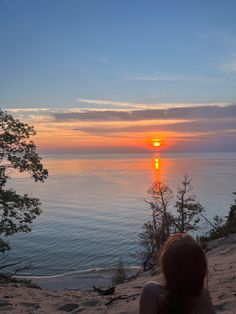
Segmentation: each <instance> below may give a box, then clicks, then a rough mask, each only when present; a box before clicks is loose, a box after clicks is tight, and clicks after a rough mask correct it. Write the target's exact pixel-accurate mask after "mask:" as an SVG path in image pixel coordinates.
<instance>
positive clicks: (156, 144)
mask: <svg viewBox="0 0 236 314" xmlns="http://www.w3.org/2000/svg"><path fill="white" fill-rule="evenodd" d="M152 145H153V146H154V147H159V146H160V145H161V142H160V140H153V141H152Z"/></svg>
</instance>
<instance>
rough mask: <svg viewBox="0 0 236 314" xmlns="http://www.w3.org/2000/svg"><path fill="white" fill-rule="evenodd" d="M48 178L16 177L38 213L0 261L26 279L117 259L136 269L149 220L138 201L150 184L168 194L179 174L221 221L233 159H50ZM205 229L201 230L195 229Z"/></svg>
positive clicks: (234, 175) (235, 168) (235, 176)
mask: <svg viewBox="0 0 236 314" xmlns="http://www.w3.org/2000/svg"><path fill="white" fill-rule="evenodd" d="M44 164H45V166H46V167H47V168H48V170H49V173H50V177H49V178H48V180H47V181H46V182H45V183H44V184H41V183H33V182H32V181H30V180H29V178H27V177H26V176H24V177H22V176H21V177H19V176H15V177H14V178H13V179H12V181H11V185H12V186H13V187H14V188H16V190H17V191H18V192H21V193H23V192H27V193H32V195H34V196H37V197H39V198H40V200H41V202H42V207H43V213H42V215H41V216H40V217H38V218H37V219H36V221H35V222H34V224H33V230H32V232H31V233H28V234H18V235H16V236H14V237H11V238H9V240H10V242H11V246H12V251H11V252H10V253H8V254H7V256H6V261H7V262H15V261H21V262H24V263H27V262H30V263H31V265H32V267H31V268H30V270H28V271H26V273H30V274H34V275H46V274H61V273H66V272H73V271H80V270H85V269H90V268H94V267H111V266H115V265H117V261H118V260H119V258H120V257H122V258H123V260H124V262H125V263H126V264H128V265H137V261H136V260H135V259H133V258H132V257H131V255H130V253H134V252H135V251H136V250H137V248H138V241H137V236H138V234H139V233H140V231H141V226H142V225H143V223H144V222H145V221H147V220H148V219H149V216H150V211H149V209H148V208H147V206H146V205H145V203H144V201H143V199H144V198H147V197H148V196H147V192H146V191H147V188H148V186H150V184H151V183H152V182H153V180H154V179H155V178H159V179H161V180H162V181H163V182H165V183H167V184H170V185H171V187H173V189H174V190H175V189H176V185H177V184H178V183H179V182H180V180H181V178H182V175H183V174H185V173H188V174H191V175H193V176H194V180H193V185H194V193H195V194H196V195H198V199H199V200H200V201H201V202H202V204H203V205H204V206H205V207H206V209H207V213H206V215H207V216H208V217H212V216H213V215H215V214H220V215H226V214H227V212H228V209H229V206H230V204H231V203H232V202H233V196H232V192H234V191H236V184H235V183H236V154H235V153H229V154H215V153H214V154H194V155H193V154H183V155H180V154H178V155H171V154H170V155H167V154H166V155H159V156H158V157H157V156H154V155H150V154H149V155H132V154H131V155H103V156H102V155H100V156H97V155H96V156H95V155H93V156H92V155H89V156H87V155H50V156H44ZM204 228H207V227H206V226H205V225H204V224H203V225H202V231H203V229H204Z"/></svg>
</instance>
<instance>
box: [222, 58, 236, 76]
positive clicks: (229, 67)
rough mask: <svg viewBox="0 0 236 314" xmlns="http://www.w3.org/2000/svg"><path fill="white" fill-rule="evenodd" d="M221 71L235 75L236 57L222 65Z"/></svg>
mask: <svg viewBox="0 0 236 314" xmlns="http://www.w3.org/2000/svg"><path fill="white" fill-rule="evenodd" d="M220 69H221V70H223V71H225V72H228V73H235V72H236V57H235V58H233V59H231V60H229V61H228V62H225V63H222V64H221V65H220Z"/></svg>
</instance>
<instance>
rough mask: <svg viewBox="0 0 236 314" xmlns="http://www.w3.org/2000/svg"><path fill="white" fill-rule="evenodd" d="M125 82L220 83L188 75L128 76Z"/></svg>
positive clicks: (209, 78)
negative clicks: (191, 81)
mask: <svg viewBox="0 0 236 314" xmlns="http://www.w3.org/2000/svg"><path fill="white" fill-rule="evenodd" d="M124 79H125V80H127V81H189V80H193V81H198V82H203V83H211V82H222V79H219V78H213V77H199V76H188V75H155V76H130V77H125V78H124Z"/></svg>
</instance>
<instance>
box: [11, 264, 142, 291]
mask: <svg viewBox="0 0 236 314" xmlns="http://www.w3.org/2000/svg"><path fill="white" fill-rule="evenodd" d="M139 270H140V267H139V266H130V267H125V271H126V273H127V280H129V278H130V277H132V276H134V275H136V274H137V273H138V272H139ZM116 272H117V268H116V267H111V268H93V269H88V270H83V271H76V272H69V273H64V274H58V275H45V276H30V275H29V276H28V275H27V276H25V275H17V276H14V278H16V279H26V280H30V281H31V283H32V284H33V285H35V286H37V287H39V288H42V289H47V290H51V291H60V290H91V289H93V286H96V287H99V288H101V287H109V286H112V285H113V281H112V279H113V278H114V276H115V274H116Z"/></svg>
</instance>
